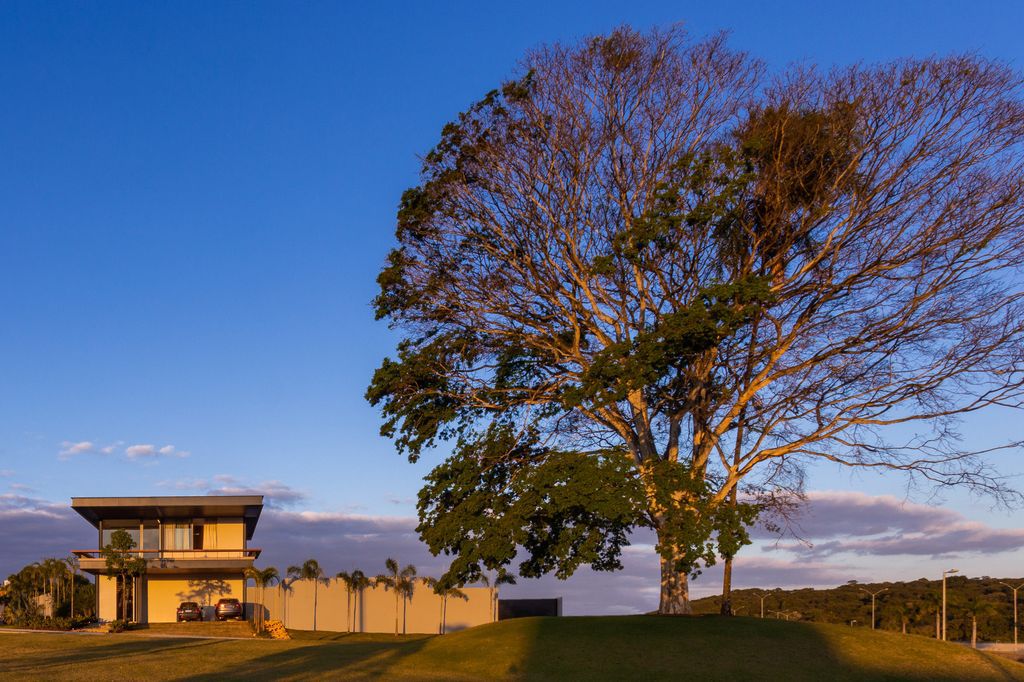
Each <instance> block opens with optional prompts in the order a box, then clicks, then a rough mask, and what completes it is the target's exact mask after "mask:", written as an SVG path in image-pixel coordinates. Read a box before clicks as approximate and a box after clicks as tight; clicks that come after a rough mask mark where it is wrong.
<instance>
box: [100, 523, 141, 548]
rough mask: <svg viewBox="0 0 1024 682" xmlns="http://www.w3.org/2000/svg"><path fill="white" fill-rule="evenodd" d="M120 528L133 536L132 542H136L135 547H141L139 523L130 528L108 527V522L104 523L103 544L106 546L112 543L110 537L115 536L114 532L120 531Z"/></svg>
mask: <svg viewBox="0 0 1024 682" xmlns="http://www.w3.org/2000/svg"><path fill="white" fill-rule="evenodd" d="M110 525H111V526H113V524H110ZM119 530H123V531H125V532H126V533H128V535H130V536H131V538H132V542H134V543H135V547H136V548H138V547H139V540H140V538H139V524H138V523H136V524H135V525H134V526H132V527H130V528H117V527H108V524H107V522H104V523H103V546H104V547H106V546H107V545H109V544H110V539H111V538H112V537H113V535H114V533H115V532H117V531H119Z"/></svg>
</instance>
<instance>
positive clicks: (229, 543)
mask: <svg viewBox="0 0 1024 682" xmlns="http://www.w3.org/2000/svg"><path fill="white" fill-rule="evenodd" d="M207 543H212V544H207ZM203 547H204V548H206V549H242V548H244V547H245V524H244V523H242V520H241V519H207V520H206V527H205V528H204V529H203Z"/></svg>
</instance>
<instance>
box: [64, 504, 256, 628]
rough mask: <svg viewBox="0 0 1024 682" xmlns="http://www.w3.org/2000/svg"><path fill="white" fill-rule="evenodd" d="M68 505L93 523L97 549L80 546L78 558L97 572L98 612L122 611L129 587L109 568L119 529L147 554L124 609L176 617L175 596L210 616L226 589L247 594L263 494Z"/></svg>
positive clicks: (131, 614)
mask: <svg viewBox="0 0 1024 682" xmlns="http://www.w3.org/2000/svg"><path fill="white" fill-rule="evenodd" d="M71 508H72V509H74V510H75V511H76V512H78V514H80V515H81V516H82V518H84V519H85V520H86V521H88V522H89V523H91V524H92V525H93V527H95V528H96V543H97V546H96V549H81V550H75V551H74V554H75V555H76V556H78V558H79V565H80V566H81V569H82V570H83V571H85V572H86V573H91V574H93V575H95V576H96V613H98V614H99V617H100V618H101V619H102V620H115V619H117V618H119V617H121V612H120V611H121V605H122V602H121V599H120V597H121V594H122V591H123V590H124V589H125V588H126V586H125V585H122V584H121V580H120V579H118V578H117V577H116V576H111V575H108V574H107V565H106V560H105V559H104V557H103V556H102V550H103V548H104V547H106V546H107V545H109V544H110V539H111V536H112V535H113V534H114V532H116V531H118V530H123V531H126V532H127V533H128V534H129V535H130V536H131V538H132V540H133V541H134V542H135V549H133V550H132V551H133V552H134V553H136V554H138V555H139V556H140V557H143V558H145V560H146V572H145V574H144V575H142V576H140V577H138V578H136V579H132V580H129V581H128V585H127V594H126V596H127V616H128V619H129V620H134V621H136V622H140V623H163V622H172V621H174V620H175V618H176V610H177V607H178V604H180V603H181V602H184V601H194V602H198V603H200V604H201V605H203V607H204V609H205V610H206V611H207V613H206V616H207V618H210V617H212V615H213V614H212V610H213V608H214V606H215V605H216V603H217V601H218V600H219V599H221V598H222V597H234V598H236V599H238V600H240V601H242V602H243V603H244V602H245V599H246V581H245V577H244V573H245V570H246V569H247V568H250V567H251V566H252V565H253V561H255V559H256V558H257V557H258V556H259V554H260V550H259V549H254V548H250V547H249V545H248V543H249V541H250V540H252V536H253V533H254V532H255V530H256V524H257V522H258V521H259V518H260V513H261V512H262V510H263V496H262V495H239V496H173V497H74V498H72V499H71Z"/></svg>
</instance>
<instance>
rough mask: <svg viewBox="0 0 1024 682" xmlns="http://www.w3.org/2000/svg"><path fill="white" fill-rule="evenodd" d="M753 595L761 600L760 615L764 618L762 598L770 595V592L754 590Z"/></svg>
mask: <svg viewBox="0 0 1024 682" xmlns="http://www.w3.org/2000/svg"><path fill="white" fill-rule="evenodd" d="M754 596H755V597H757V598H758V599H760V600H761V617H762V618H764V600H765V599H767V598H768V597H769V596H771V592H755V593H754Z"/></svg>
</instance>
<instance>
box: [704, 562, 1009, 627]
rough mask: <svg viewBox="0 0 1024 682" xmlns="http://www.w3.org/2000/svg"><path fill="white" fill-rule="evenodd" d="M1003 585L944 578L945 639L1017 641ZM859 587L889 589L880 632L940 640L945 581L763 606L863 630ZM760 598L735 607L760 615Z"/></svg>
mask: <svg viewBox="0 0 1024 682" xmlns="http://www.w3.org/2000/svg"><path fill="white" fill-rule="evenodd" d="M1001 582H1012V581H1010V580H1008V579H1006V578H989V577H984V578H966V577H964V576H951V577H949V578H947V579H946V589H947V605H946V608H947V616H948V619H949V620H948V625H947V637H948V638H949V639H950V640H953V641H961V642H969V641H971V637H972V633H973V629H974V626H975V624H976V625H977V637H978V638H979V639H980V640H982V641H987V642H1012V641H1013V602H1012V593H1011V592H1010V590H1008V589H1007V588H1005V587H1003V586H1002V585H1001ZM1014 584H1016V583H1014ZM861 587H864V588H867V589H868V590H870V591H872V592H877V591H878V590H880V589H882V588H888V589H887V590H886V591H885V592H883V593H882V594H880V595H879V596H878V601H877V607H878V609H879V612H880V614H881V617H880V618H879V622H878V627H879V628H880V629H882V630H890V631H893V632H906V633H907V634H916V635H921V636H924V637H932V638H935V637H936V634H935V633H936V627H935V623H936V613H938V612H940V611H941V608H942V597H941V590H942V582H941V581H939V580H927V579H925V578H921V579H919V580H914V581H912V582H893V583H871V584H863V585H860V584H857V583H856V582H852V583H850V584H847V585H842V586H840V587H834V588H829V589H811V588H803V589H796V590H777V591H775V592H773V593H772V596H770V597H769V598H768V599H767V600H766V602H765V606H766V608H767V609H771V610H775V611H780V610H785V611H787V612H793V613H799V614H800V616H799V620H805V621H812V622H817V623H838V624H844V625H848V624H849V623H850V622H851V621H854V620H855V621H857V625H858V626H860V627H870V626H871V598H870V597H869V596H867V595H866V594H865V593H864V592H861V591H860V589H859V588H861ZM760 594H762V593H761V592H759V591H758V590H734V591H733V593H732V598H733V603H734V605H735V606H736V607H737V608H738V609H739V610H740V614H741V615H744V616H757V615H758V614H759V612H760V601H759V599H758V596H759V595H760ZM720 605H721V598H720V597H708V598H705V599H698V600H696V601H694V602H693V609H694V613H700V614H705V613H718V612H719V609H720ZM768 617H773V616H771V615H769V616H768Z"/></svg>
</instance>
